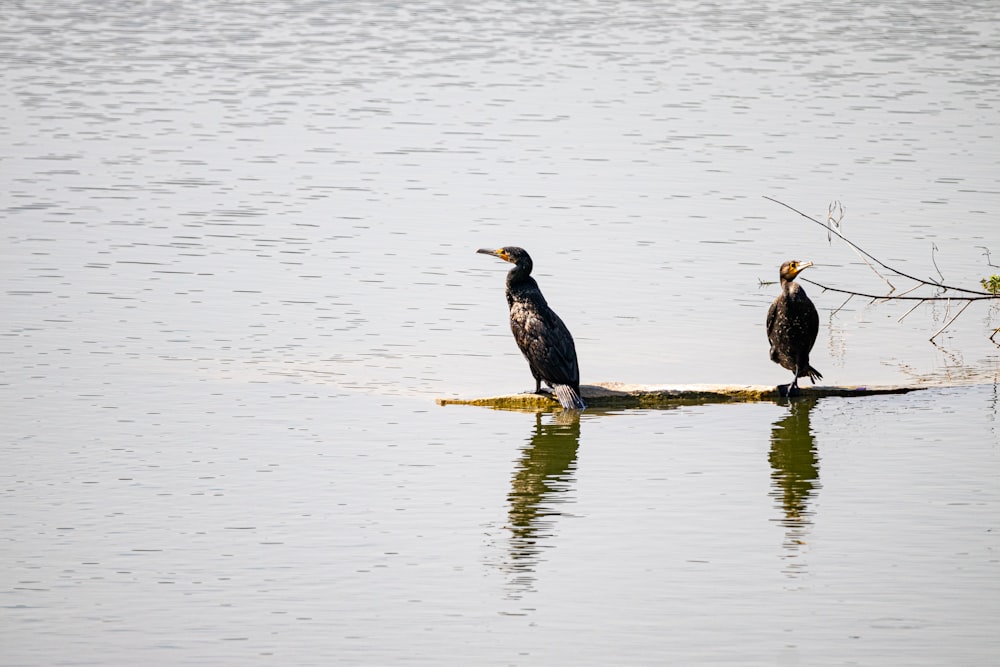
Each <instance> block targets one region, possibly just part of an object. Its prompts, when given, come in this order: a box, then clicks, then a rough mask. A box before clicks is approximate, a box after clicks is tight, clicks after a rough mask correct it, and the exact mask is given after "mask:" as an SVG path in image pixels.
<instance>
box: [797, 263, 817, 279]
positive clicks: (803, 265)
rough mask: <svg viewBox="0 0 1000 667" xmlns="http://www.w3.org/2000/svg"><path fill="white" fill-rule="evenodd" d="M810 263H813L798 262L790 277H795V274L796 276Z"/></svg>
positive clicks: (810, 264)
mask: <svg viewBox="0 0 1000 667" xmlns="http://www.w3.org/2000/svg"><path fill="white" fill-rule="evenodd" d="M812 265H813V263H812V262H800V263H799V264H797V265H796V266H795V273H793V274H792V278H795V277H796V276H798V275H799V274H800V273H802V272H803V271H805V270H806V269H808V268H809V267H810V266H812Z"/></svg>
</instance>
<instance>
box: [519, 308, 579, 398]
mask: <svg viewBox="0 0 1000 667" xmlns="http://www.w3.org/2000/svg"><path fill="white" fill-rule="evenodd" d="M510 316H511V317H510V327H511V331H513V333H514V338H515V340H517V345H518V347H520V348H521V352H522V353H523V354H524V356H525V358H526V359H527V360H528V363H529V364H531V367H532V369H533V370H534V371H535V372H536V373H537V374H538V375H539V376H540V377H541V378H542V379H543V380H545V381H546V382H548V383H549V384H569V385H576V384H578V383H579V381H580V370H579V367H578V365H577V359H576V346H575V345H574V343H573V336H572V335H570V333H569V329H567V328H566V325H565V324H563V321H562V320H561V319H559V316H558V315H556V314H555V312H553V311H552V309H551V308H549V307H548V306H541V307H539V306H537V305H536V304H531V303H515V304H514V305H513V306H512V307H511V311H510Z"/></svg>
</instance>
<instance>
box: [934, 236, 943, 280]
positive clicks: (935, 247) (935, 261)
mask: <svg viewBox="0 0 1000 667" xmlns="http://www.w3.org/2000/svg"><path fill="white" fill-rule="evenodd" d="M937 249H938V247H937V243H931V264H933V265H934V270H935V271H937V272H938V275H939V276H941V280H940V281H939V282H938V284H941V283H943V282H944V274H943V273H941V269H939V268H938V265H937V259H936V258H935V257H934V253H935V252H937Z"/></svg>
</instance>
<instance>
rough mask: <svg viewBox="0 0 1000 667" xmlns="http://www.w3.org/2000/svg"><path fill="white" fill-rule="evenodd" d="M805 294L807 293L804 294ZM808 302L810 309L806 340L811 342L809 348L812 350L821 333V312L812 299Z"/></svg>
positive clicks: (807, 316)
mask: <svg viewBox="0 0 1000 667" xmlns="http://www.w3.org/2000/svg"><path fill="white" fill-rule="evenodd" d="M803 296H805V295H804V294H803ZM807 301H808V299H807ZM808 303H809V310H808V312H807V313H806V341H807V342H808V343H809V349H810V350H812V346H813V344H814V343H815V342H816V336H818V335H819V312H817V310H816V306H814V305H813V302H812V301H808Z"/></svg>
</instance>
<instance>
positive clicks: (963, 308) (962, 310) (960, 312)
mask: <svg viewBox="0 0 1000 667" xmlns="http://www.w3.org/2000/svg"><path fill="white" fill-rule="evenodd" d="M971 303H972V301H966V302H965V305H964V306H962V307H961V308H959V309H958V312H957V313H955V317H953V318H951V319H950V320H948V322H947V324H945V325H944V326H943V327H941V328H940V329H938V332H937V333H936V334H934V335H933V336H931V338H930V341H931V342H932V343H933V342H934V339H935V338H937V337H938V335H939V334H940V333H941V332H942V331H944V330H945V329H947V328H948V327H949V326H951V323H952V322H954V321H955V320H957V319H958V316H959V315H961V314H962V313H964V312H965V309H966V308H968V307H969V305H970V304H971ZM945 317H947V315H945Z"/></svg>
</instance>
